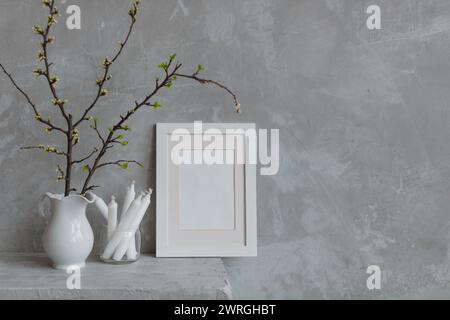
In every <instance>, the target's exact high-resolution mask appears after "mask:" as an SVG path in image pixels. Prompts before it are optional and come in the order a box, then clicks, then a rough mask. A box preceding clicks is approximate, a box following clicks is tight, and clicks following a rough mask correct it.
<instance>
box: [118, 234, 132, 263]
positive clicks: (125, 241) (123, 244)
mask: <svg viewBox="0 0 450 320" xmlns="http://www.w3.org/2000/svg"><path fill="white" fill-rule="evenodd" d="M132 238H133V233H131V232H124V233H123V236H122V240H121V241H120V243H119V245H118V246H117V248H116V251H115V252H114V255H113V260H116V261H120V260H122V258H123V256H124V255H125V251H127V248H128V246H129V244H130V240H132Z"/></svg>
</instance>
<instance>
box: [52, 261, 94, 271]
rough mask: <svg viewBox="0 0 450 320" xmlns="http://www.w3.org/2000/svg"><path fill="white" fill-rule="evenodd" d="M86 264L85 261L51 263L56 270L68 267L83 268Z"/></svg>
mask: <svg viewBox="0 0 450 320" xmlns="http://www.w3.org/2000/svg"><path fill="white" fill-rule="evenodd" d="M85 266H86V263H85V262H82V263H74V264H53V265H52V267H53V268H54V269H57V270H68V269H69V268H74V267H78V268H80V269H81V268H84V267H85Z"/></svg>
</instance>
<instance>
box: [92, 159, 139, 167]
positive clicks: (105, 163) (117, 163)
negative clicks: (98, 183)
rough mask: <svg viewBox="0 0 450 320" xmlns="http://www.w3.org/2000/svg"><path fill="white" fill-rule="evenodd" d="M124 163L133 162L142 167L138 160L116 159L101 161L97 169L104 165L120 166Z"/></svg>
mask: <svg viewBox="0 0 450 320" xmlns="http://www.w3.org/2000/svg"><path fill="white" fill-rule="evenodd" d="M125 163H127V164H128V163H134V164H137V165H138V166H140V167H143V165H142V163H140V162H139V161H136V160H117V161H112V162H104V163H101V164H99V165H97V169H100V168H102V167H106V166H110V165H116V166H122V165H123V164H125Z"/></svg>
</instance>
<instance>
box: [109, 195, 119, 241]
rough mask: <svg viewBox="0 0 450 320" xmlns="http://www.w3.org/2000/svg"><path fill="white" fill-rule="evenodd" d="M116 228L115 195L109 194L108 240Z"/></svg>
mask: <svg viewBox="0 0 450 320" xmlns="http://www.w3.org/2000/svg"><path fill="white" fill-rule="evenodd" d="M116 228H117V202H116V197H114V196H111V201H110V202H109V204H108V240H109V239H111V237H112V235H113V233H114V231H116Z"/></svg>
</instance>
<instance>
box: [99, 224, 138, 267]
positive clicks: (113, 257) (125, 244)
mask: <svg viewBox="0 0 450 320" xmlns="http://www.w3.org/2000/svg"><path fill="white" fill-rule="evenodd" d="M107 238H108V237H106V241H104V245H103V246H102V249H101V252H100V259H101V260H102V261H103V262H105V263H111V264H126V263H132V262H135V261H137V260H138V259H139V258H140V256H141V231H140V230H139V228H138V229H137V231H136V232H132V231H130V230H124V231H119V230H117V231H116V232H115V233H114V234H113V235H112V236H111V237H110V239H107Z"/></svg>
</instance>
